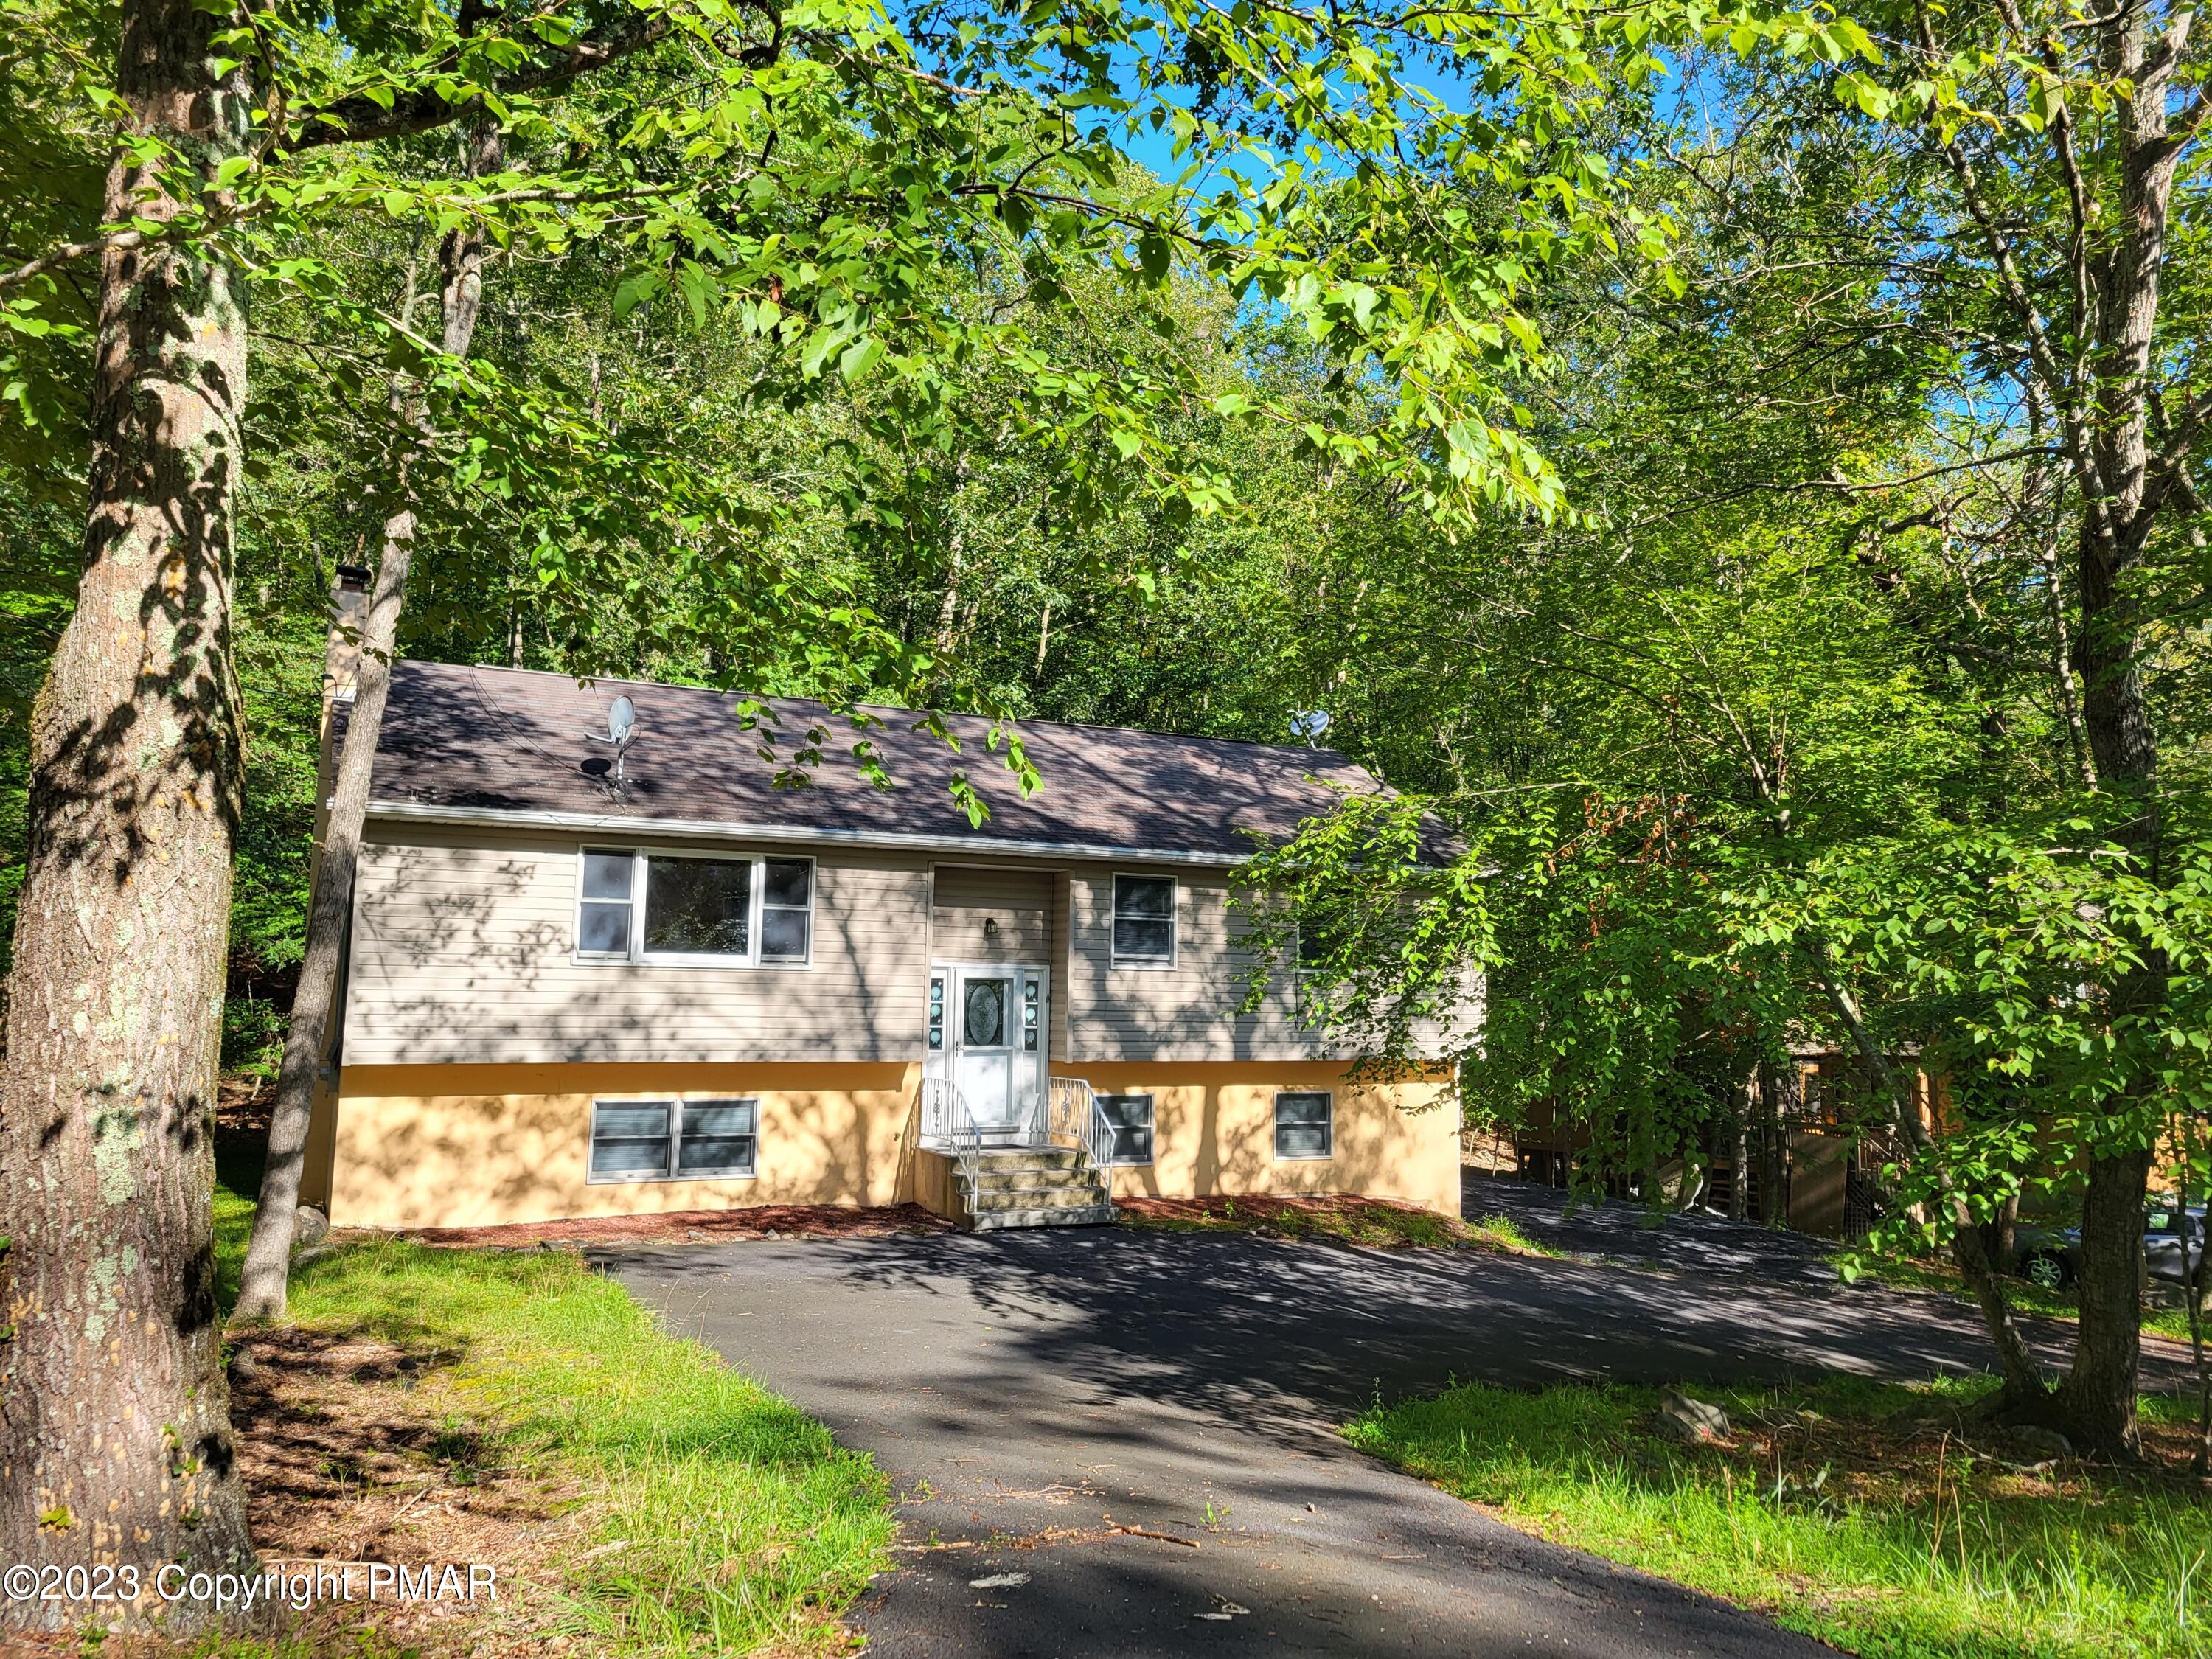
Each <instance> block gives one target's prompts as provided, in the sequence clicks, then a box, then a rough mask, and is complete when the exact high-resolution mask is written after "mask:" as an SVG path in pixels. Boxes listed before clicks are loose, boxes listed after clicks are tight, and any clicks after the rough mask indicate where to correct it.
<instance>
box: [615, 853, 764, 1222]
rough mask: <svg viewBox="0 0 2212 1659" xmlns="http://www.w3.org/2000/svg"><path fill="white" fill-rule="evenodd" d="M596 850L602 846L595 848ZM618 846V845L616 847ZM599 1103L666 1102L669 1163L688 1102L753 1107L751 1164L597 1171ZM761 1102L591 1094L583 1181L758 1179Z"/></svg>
mask: <svg viewBox="0 0 2212 1659" xmlns="http://www.w3.org/2000/svg"><path fill="white" fill-rule="evenodd" d="M596 850H598V851H599V852H605V851H606V850H608V849H607V848H598V849H596ZM617 850H619V849H617ZM602 1106H665V1107H667V1108H668V1109H669V1121H668V1161H669V1163H670V1164H671V1166H672V1165H673V1164H675V1162H676V1160H677V1158H678V1156H679V1155H680V1149H681V1147H682V1146H683V1141H684V1108H685V1107H687V1106H750V1107H751V1108H752V1109H753V1167H752V1168H751V1169H750V1170H715V1171H714V1172H712V1173H709V1174H694V1175H684V1174H682V1173H680V1172H678V1171H676V1170H673V1169H672V1168H671V1171H670V1172H669V1173H668V1174H665V1175H599V1174H596V1173H594V1171H593V1170H592V1144H593V1143H594V1142H595V1141H596V1140H597V1139H599V1134H598V1130H599V1108H600V1107H602ZM762 1139H763V1135H762V1130H761V1103H760V1097H759V1096H758V1095H606V1096H600V1095H594V1096H592V1114H591V1116H590V1117H589V1118H587V1119H586V1121H585V1124H584V1184H585V1185H586V1186H587V1187H637V1186H645V1185H649V1184H651V1183H652V1182H669V1181H757V1180H759V1179H760V1164H761V1140H762Z"/></svg>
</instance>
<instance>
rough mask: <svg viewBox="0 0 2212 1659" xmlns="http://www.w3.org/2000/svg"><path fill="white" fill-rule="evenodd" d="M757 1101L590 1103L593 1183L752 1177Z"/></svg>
mask: <svg viewBox="0 0 2212 1659" xmlns="http://www.w3.org/2000/svg"><path fill="white" fill-rule="evenodd" d="M759 1151H760V1102H759V1101H757V1100H600V1101H594V1102H593V1103H592V1164H591V1171H590V1179H592V1181H594V1182H607V1181H712V1180H717V1179H727V1178H729V1177H732V1176H750V1175H751V1174H752V1173H753V1168H754V1164H755V1162H756V1160H757V1158H758V1155H759Z"/></svg>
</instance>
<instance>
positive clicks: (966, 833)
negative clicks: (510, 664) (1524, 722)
mask: <svg viewBox="0 0 2212 1659" xmlns="http://www.w3.org/2000/svg"><path fill="white" fill-rule="evenodd" d="M616 696H628V697H629V698H630V700H631V701H632V702H634V703H635V705H636V708H637V736H636V738H635V740H634V741H633V742H632V743H631V744H630V746H629V752H628V755H627V757H626V760H625V763H624V771H625V773H626V775H627V788H626V789H625V790H624V791H623V793H622V794H621V795H619V796H618V795H617V793H616V791H615V790H614V788H613V787H612V786H611V781H609V780H608V779H607V778H606V777H605V776H604V775H603V774H604V771H605V762H606V759H607V757H608V755H609V752H610V751H609V750H608V748H607V746H606V744H604V743H593V742H592V741H591V740H590V738H587V737H586V732H593V731H597V732H605V730H606V711H607V708H608V705H609V704H611V702H613V701H614V699H615V697H616ZM736 702H737V699H736V698H734V697H732V696H730V695H728V694H726V693H723V692H718V691H708V690H699V689H696V688H695V687H690V686H677V685H656V684H647V683H643V682H638V681H613V680H602V681H600V682H599V683H598V684H595V685H592V686H591V687H588V688H586V687H580V686H579V685H577V684H576V683H575V682H574V680H572V679H570V678H568V677H567V676H566V675H562V674H545V673H537V672H533V671H526V670H518V669H507V668H471V667H465V666H462V665H458V664H453V663H434V662H402V663H399V664H397V665H395V666H394V667H393V670H392V696H391V702H390V703H389V705H388V707H387V708H386V713H385V717H384V730H383V733H382V736H381V739H380V742H379V743H378V744H377V755H376V771H375V775H374V783H373V785H372V787H371V791H370V793H371V797H372V800H373V803H374V805H373V806H372V811H391V810H392V809H395V808H396V809H397V810H398V811H399V812H401V813H405V812H408V811H410V809H412V810H413V811H416V812H420V813H423V814H424V815H434V816H440V817H444V816H447V815H458V814H462V813H466V814H471V815H473V814H477V813H483V814H502V815H503V814H507V813H529V814H541V815H542V814H554V815H557V816H558V817H559V818H560V819H562V820H564V821H565V820H568V819H595V820H611V821H616V822H619V821H621V820H623V819H630V820H635V822H637V823H640V824H651V823H663V824H668V825H671V826H674V825H677V824H679V823H696V824H715V825H743V826H746V827H748V828H756V827H757V828H758V829H762V830H765V831H769V832H774V831H775V830H778V829H782V830H787V831H789V832H791V833H793V834H795V835H797V836H805V837H821V836H836V837H843V836H856V837H860V838H867V839H873V838H876V837H878V836H900V837H909V836H920V837H927V838H931V839H934V840H940V841H948V842H966V843H969V844H971V845H973V844H975V843H979V842H988V843H993V844H997V843H1006V844H1007V845H1008V846H1009V847H1017V846H1040V845H1048V846H1053V847H1056V848H1065V849H1069V850H1074V849H1085V850H1091V851H1096V852H1098V853H1127V854H1156V855H1166V856H1170V857H1184V858H1202V859H1208V860H1214V859H1230V858H1236V857H1240V856H1243V855H1246V854H1250V853H1251V852H1252V851H1253V850H1254V848H1255V841H1254V836H1255V834H1256V835H1258V836H1267V837H1275V836H1284V835H1287V834H1288V833H1290V832H1291V830H1292V829H1295V828H1296V827H1297V824H1298V823H1299V822H1300V821H1301V820H1302V819H1304V818H1306V817H1312V816H1315V815H1316V814H1319V813H1322V812H1325V811H1328V809H1329V806H1330V804H1331V802H1332V801H1333V799H1334V796H1333V795H1332V793H1331V792H1330V790H1329V789H1328V787H1326V784H1325V783H1324V782H1323V781H1321V780H1325V781H1326V783H1333V784H1335V785H1338V786H1340V787H1349V788H1352V789H1356V790H1362V791H1374V790H1376V789H1377V788H1378V787H1380V786H1379V785H1378V784H1377V783H1376V780H1375V779H1374V778H1373V777H1372V776H1371V775H1370V774H1368V773H1367V772H1366V771H1364V769H1361V768H1359V767H1358V766H1355V765H1354V764H1352V763H1351V762H1350V761H1348V760H1346V758H1345V757H1343V756H1341V755H1339V754H1336V753H1334V752H1333V751H1331V750H1314V749H1301V748H1295V747H1291V746H1289V745H1278V744H1255V743H1232V742H1227V741H1224V740H1221V739H1218V738H1179V737H1170V736H1166V735H1164V734H1162V733H1159V732H1137V731H1130V730H1127V729H1125V728H1121V727H1118V726H1063V725H1058V724H1054V723H1052V722H1048V721H1042V720H1035V721H1031V720H1025V721H1024V722H1022V725H1021V728H1020V730H1021V735H1022V738H1023V741H1024V744H1025V745H1026V747H1027V750H1028V752H1029V755H1030V759H1031V760H1032V761H1034V762H1035V763H1036V767H1037V769H1038V770H1039V772H1040V773H1042V776H1043V780H1044V781H1043V787H1042V788H1040V789H1039V790H1038V791H1037V793H1036V794H1035V795H1033V796H1031V797H1030V799H1027V800H1024V799H1022V796H1021V792H1020V790H1019V789H1018V787H1017V786H1016V784H1015V782H1014V780H1013V777H1012V775H1011V774H1009V773H1008V772H1007V771H1006V769H1005V767H1004V764H1003V761H1002V757H1000V755H997V754H994V753H992V752H991V751H990V750H989V749H988V748H987V744H986V738H987V733H988V732H989V730H990V724H989V722H988V721H987V720H983V719H981V718H979V717H976V716H973V715H954V716H951V717H948V719H947V720H946V725H947V726H948V728H949V729H950V730H951V732H952V734H953V736H954V737H955V738H957V740H958V742H959V744H960V750H961V752H960V754H958V755H957V756H956V755H955V754H953V753H952V752H951V750H948V749H947V748H946V747H945V744H944V743H943V742H942V741H941V740H939V738H934V737H933V736H931V735H930V734H928V733H927V732H921V731H918V730H916V729H915V723H916V721H917V720H918V719H919V717H918V716H917V715H915V714H914V713H913V712H912V711H910V710H907V709H894V708H872V709H869V710H867V711H866V713H868V714H872V715H874V716H875V717H876V718H877V719H878V720H881V721H882V722H883V725H882V726H880V727H879V728H878V729H876V730H873V731H871V732H867V733H866V734H865V735H866V737H867V738H868V739H869V740H870V741H871V742H872V743H873V744H874V745H875V748H876V750H877V752H878V754H879V755H880V756H881V757H882V760H883V763H884V767H885V769H887V770H888V771H889V772H890V775H891V776H892V778H893V779H894V780H895V781H896V787H895V788H894V789H893V790H891V791H890V792H885V791H883V790H879V789H878V788H877V787H874V786H873V785H872V784H871V783H870V782H869V781H867V780H866V778H865V777H863V776H862V775H861V774H860V769H859V766H858V765H857V763H855V762H854V758H853V757H852V755H851V752H850V750H851V745H852V744H853V743H854V741H855V740H856V739H857V738H860V737H861V736H862V735H863V734H862V733H860V732H856V731H854V728H853V726H852V724H851V722H850V721H849V720H848V719H847V718H846V717H844V716H842V715H836V714H830V713H829V711H828V710H827V709H826V708H823V706H822V705H821V704H819V703H814V702H796V701H789V700H784V699H770V700H769V702H768V705H767V706H768V708H769V710H770V711H771V712H772V713H773V714H775V717H776V724H775V725H773V726H771V725H769V724H767V723H765V722H763V725H762V726H760V727H758V728H757V729H755V730H750V731H748V730H746V729H744V727H743V726H740V725H739V723H738V714H737V713H736V710H735V704H736ZM817 727H818V728H819V729H820V730H822V731H823V732H824V733H825V735H826V740H825V741H824V742H823V759H822V762H821V763H820V764H819V765H818V766H817V767H816V768H814V769H813V772H812V779H811V782H809V783H808V784H806V785H805V786H804V787H796V788H793V787H776V783H775V778H776V775H777V774H778V772H779V771H781V770H782V769H785V768H787V766H789V764H790V763H791V761H792V759H793V754H794V751H796V750H798V749H799V747H801V746H802V745H803V744H805V741H806V740H807V736H808V733H809V732H810V731H811V730H814V729H816V728H817ZM763 746H767V747H769V748H772V749H773V750H774V751H775V758H774V759H772V760H771V759H764V758H763V757H762V756H761V755H760V753H759V752H758V751H759V750H761V749H762V748H763ZM963 766H964V767H965V768H966V769H967V770H968V774H969V778H970V779H971V780H972V781H974V783H975V787H976V789H977V791H978V792H979V793H981V795H982V797H983V799H985V800H986V801H987V803H988V804H989V806H990V809H991V815H990V817H988V818H987V819H986V820H985V821H984V822H983V823H982V824H981V826H980V827H979V826H976V825H973V824H971V823H969V820H968V815H967V813H966V812H965V811H963V809H962V808H961V807H960V805H958V803H957V802H956V801H955V800H954V799H953V798H952V796H951V793H950V791H949V789H948V787H947V785H948V784H949V783H950V782H951V777H952V774H953V772H954V770H955V769H956V768H959V767H963Z"/></svg>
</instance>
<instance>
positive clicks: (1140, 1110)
mask: <svg viewBox="0 0 2212 1659" xmlns="http://www.w3.org/2000/svg"><path fill="white" fill-rule="evenodd" d="M1097 1098H1098V1110H1099V1112H1100V1113H1101V1115H1103V1116H1104V1118H1105V1120H1106V1122H1107V1125H1108V1127H1110V1128H1111V1129H1112V1130H1113V1132H1114V1148H1113V1151H1112V1152H1111V1153H1110V1154H1109V1156H1108V1158H1107V1162H1109V1164H1150V1163H1151V1162H1152V1097H1151V1096H1150V1095H1100V1096H1099V1097H1097Z"/></svg>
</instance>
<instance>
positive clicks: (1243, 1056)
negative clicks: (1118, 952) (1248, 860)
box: [1065, 866, 1334, 1065]
mask: <svg viewBox="0 0 2212 1659" xmlns="http://www.w3.org/2000/svg"><path fill="white" fill-rule="evenodd" d="M1122 873H1125V874H1128V873H1143V874H1148V875H1167V874H1172V875H1174V876H1175V877H1176V957H1175V962H1174V963H1173V965H1172V966H1168V967H1119V968H1117V967H1115V965H1114V962H1113V908H1114V872H1112V871H1109V870H1103V869H1102V870H1097V871H1082V872H1075V873H1073V874H1071V875H1070V876H1069V877H1068V878H1067V883H1068V896H1069V904H1068V910H1067V915H1068V926H1069V950H1068V959H1067V995H1066V1006H1067V1020H1068V1030H1067V1040H1066V1055H1065V1057H1066V1060H1068V1062H1069V1063H1070V1064H1073V1065H1080V1064H1082V1063H1083V1062H1084V1061H1085V1060H1319V1059H1326V1058H1332V1057H1334V1056H1331V1055H1329V1054H1328V1053H1327V1051H1326V1050H1325V1048H1323V1046H1322V1039H1321V1036H1320V1035H1319V1034H1318V1033H1310V1032H1304V1031H1301V1030H1297V1026H1296V1024H1295V1022H1294V1020H1293V1018H1292V1013H1293V1004H1292V997H1293V991H1292V987H1291V985H1290V983H1289V975H1288V974H1287V972H1283V971H1279V972H1278V973H1277V975H1276V977H1275V982H1274V983H1273V984H1271V985H1270V986H1269V987H1268V989H1267V997H1266V999H1265V1000H1263V1001H1262V1002H1261V1005H1260V1006H1259V1007H1257V1008H1256V1009H1255V1010H1254V1011H1253V1012H1250V1013H1249V1014H1244V1013H1239V1012H1237V1009H1238V1007H1239V1006H1240V1005H1241V1004H1242V1003H1243V1000H1244V991H1245V975H1246V974H1247V972H1248V971H1249V968H1250V966H1251V963H1252V957H1251V954H1250V953H1249V951H1244V950H1243V949H1242V948H1241V947H1240V946H1239V945H1237V935H1239V934H1241V933H1243V931H1244V925H1243V918H1242V917H1241V916H1232V915H1231V913H1230V910H1229V884H1228V880H1227V878H1225V877H1223V876H1218V875H1215V874H1212V873H1211V872H1207V873H1205V874H1198V875H1194V874H1193V873H1192V872H1188V871H1187V870H1184V871H1158V870H1154V871H1139V870H1138V868H1137V866H1123V869H1122Z"/></svg>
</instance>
